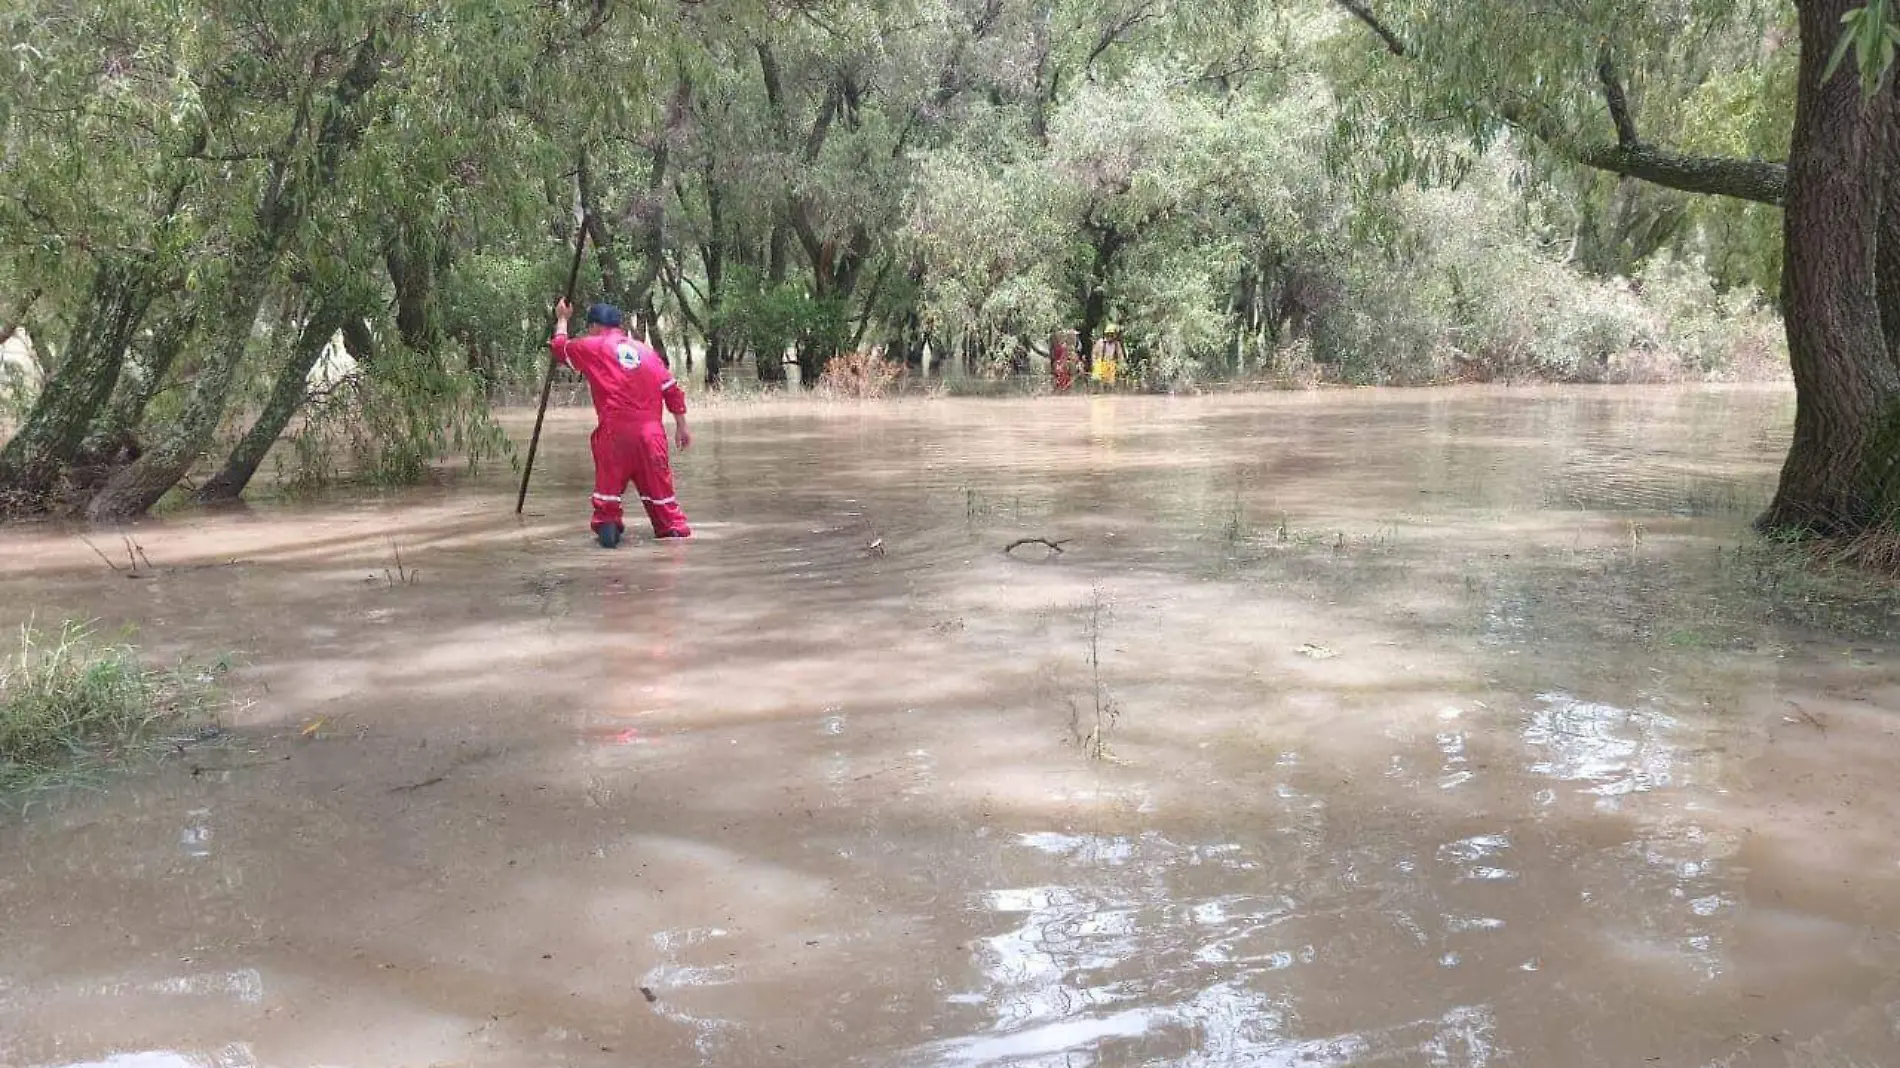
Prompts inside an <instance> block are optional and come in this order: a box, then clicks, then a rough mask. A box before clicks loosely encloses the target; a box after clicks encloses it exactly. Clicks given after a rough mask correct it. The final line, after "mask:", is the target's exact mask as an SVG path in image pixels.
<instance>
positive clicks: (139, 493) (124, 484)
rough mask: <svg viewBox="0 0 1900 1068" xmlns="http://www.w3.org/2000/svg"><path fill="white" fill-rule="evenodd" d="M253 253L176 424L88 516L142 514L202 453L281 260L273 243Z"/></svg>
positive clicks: (229, 292)
mask: <svg viewBox="0 0 1900 1068" xmlns="http://www.w3.org/2000/svg"><path fill="white" fill-rule="evenodd" d="M261 243H263V244H267V245H271V246H274V245H275V244H276V243H275V242H274V241H266V242H261ZM249 251H250V254H249V255H246V256H244V257H243V258H242V259H241V260H240V261H239V263H238V264H237V265H236V267H235V269H234V270H233V271H232V275H231V278H230V280H229V283H228V284H227V286H226V288H225V293H224V298H223V299H222V300H220V301H218V309H217V317H216V321H217V323H218V326H217V329H215V330H214V331H213V336H214V338H215V342H214V343H213V345H212V346H211V358H210V359H209V360H207V361H206V363H205V366H204V368H203V369H202V370H200V371H199V372H198V377H197V379H196V380H195V381H194V382H193V383H192V387H191V395H190V396H189V397H188V398H187V399H186V401H185V409H184V411H183V413H181V414H180V416H179V418H178V422H177V424H176V425H175V426H173V427H172V430H171V432H170V433H169V434H167V435H166V436H165V438H164V439H163V440H162V441H160V442H158V443H157V444H156V445H154V446H153V447H152V448H151V449H150V450H148V451H147V452H146V453H145V454H144V455H142V456H140V457H139V458H138V461H137V462H136V463H134V464H132V466H130V467H127V468H125V469H123V470H121V471H119V472H118V473H117V474H115V475H113V476H112V479H111V481H109V482H107V483H106V484H105V487H104V488H102V489H101V490H100V491H99V492H98V494H96V495H95V496H94V497H93V499H92V501H91V503H89V504H88V505H87V506H86V517H87V518H89V519H91V520H93V521H94V522H102V521H111V520H119V519H131V518H134V517H136V516H139V515H142V514H144V513H145V512H146V511H147V510H149V509H150V508H151V507H152V506H153V505H155V504H157V503H158V502H159V499H160V498H162V497H164V496H165V494H166V493H167V492H169V491H170V490H171V488H172V487H173V486H175V485H177V484H178V480H179V479H181V478H184V477H185V475H186V474H187V473H189V472H190V470H191V466H192V465H193V464H195V463H197V462H198V460H199V459H200V458H202V457H203V456H204V454H205V449H206V448H207V447H209V446H210V444H211V439H212V437H213V436H214V435H215V434H216V433H217V431H218V424H219V422H221V421H222V420H223V418H224V409H225V404H226V402H228V401H229V400H230V396H231V390H232V387H233V386H234V385H235V384H236V382H237V371H238V365H239V364H240V363H242V362H243V359H244V349H245V346H246V345H247V344H248V343H249V341H250V338H251V330H252V328H253V327H254V326H255V325H256V323H257V313H258V311H259V309H260V308H262V307H263V304H264V291H265V289H266V288H267V287H268V285H269V281H270V274H271V270H272V268H273V267H274V266H275V264H276V260H277V255H276V253H277V249H276V248H274V247H272V248H269V249H260V248H253V249H251V250H249ZM266 252H268V255H266V254H264V253H266Z"/></svg>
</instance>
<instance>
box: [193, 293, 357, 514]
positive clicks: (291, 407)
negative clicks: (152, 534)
mask: <svg viewBox="0 0 1900 1068" xmlns="http://www.w3.org/2000/svg"><path fill="white" fill-rule="evenodd" d="M343 319H344V315H343V312H342V309H341V306H340V305H334V304H326V305H321V306H319V307H318V309H317V310H316V312H315V313H314V314H312V315H311V317H310V320H309V321H308V322H306V323H304V326H303V329H302V330H301V331H300V332H299V333H298V335H297V340H296V341H295V342H294V343H293V344H292V345H291V347H290V352H289V353H288V354H287V356H286V357H285V359H284V362H283V365H282V366H281V367H280V368H279V369H278V371H277V380H276V382H275V383H273V384H272V386H271V394H270V398H269V399H268V400H266V401H265V402H264V408H263V410H262V411H260V412H259V413H258V415H257V419H256V421H255V422H253V423H252V424H251V428H250V430H248V431H246V432H245V434H244V437H243V438H241V439H239V441H238V443H237V445H236V446H235V447H233V448H232V449H231V455H230V456H228V457H227V458H226V459H225V461H224V466H223V467H221V468H219V469H218V473H217V474H215V475H213V476H212V477H211V480H210V481H208V482H206V483H205V484H204V485H203V486H200V487H199V488H198V492H197V493H196V494H195V495H194V499H195V500H197V501H198V502H199V503H200V504H210V503H214V502H222V501H235V500H237V499H238V498H239V497H240V496H242V495H243V493H244V489H245V487H246V486H249V485H250V484H251V479H252V478H253V477H254V476H256V474H257V469H258V468H259V467H261V466H262V465H263V463H264V457H266V456H268V455H269V454H270V450H271V447H272V446H274V445H276V444H277V439H278V438H280V437H282V436H283V433H284V428H285V427H287V426H289V425H290V420H291V419H292V418H293V417H294V416H296V414H297V413H298V412H299V411H301V410H302V409H303V405H304V401H305V400H306V399H308V397H309V396H310V371H311V369H313V368H315V367H316V366H317V361H318V360H319V359H321V358H322V356H323V349H324V346H326V345H328V344H329V343H330V339H331V338H333V337H335V336H336V333H337V331H338V330H339V329H341V328H342V325H343Z"/></svg>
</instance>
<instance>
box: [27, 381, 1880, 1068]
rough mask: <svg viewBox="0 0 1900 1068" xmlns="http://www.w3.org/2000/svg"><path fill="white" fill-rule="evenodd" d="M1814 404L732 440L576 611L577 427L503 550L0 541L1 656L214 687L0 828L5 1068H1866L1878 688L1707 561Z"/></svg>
mask: <svg viewBox="0 0 1900 1068" xmlns="http://www.w3.org/2000/svg"><path fill="white" fill-rule="evenodd" d="M1792 407H1793V405H1792V399H1791V397H1789V396H1788V395H1787V394H1785V393H1783V392H1780V391H1773V390H1742V391H1674V390H1627V391H1625V390H1610V389H1604V390H1592V391H1582V392H1564V391H1487V390H1458V391H1433V392H1424V391H1419V392H1364V393H1345V394H1331V393H1329V394H1316V395H1280V396H1264V397H1240V398H1223V399H1198V400H1190V399H1172V400H1170V399H1146V398H1143V399H1135V398H1123V399H1088V398H1065V399H1060V400H1042V401H1021V402H1016V401H1011V402H957V401H910V402H901V403H898V402H893V403H885V404H870V405H863V406H856V405H837V406H828V405H822V404H804V403H787V404H777V405H773V404H761V405H754V406H735V407H732V408H729V409H726V410H722V411H714V412H712V413H709V414H708V415H706V416H704V417H702V418H701V419H700V420H699V422H698V425H697V429H698V432H699V438H700V441H699V448H697V449H696V450H695V451H694V452H692V453H690V454H688V455H687V456H686V457H683V458H682V459H681V460H680V462H679V465H678V466H679V475H680V485H681V494H682V497H683V499H684V501H685V503H686V506H687V509H688V512H689V514H690V515H691V516H692V518H693V520H694V524H695V526H696V527H697V529H698V530H699V531H700V534H701V536H700V538H699V539H698V540H697V541H695V542H694V543H692V544H687V545H657V544H653V543H650V542H646V541H639V540H636V541H634V542H632V543H630V544H629V546H627V547H626V548H623V549H622V550H620V551H618V552H613V553H607V552H602V551H600V550H599V549H597V548H594V547H593V546H592V544H591V542H589V541H588V539H587V535H586V531H585V529H584V516H585V510H586V500H585V498H586V494H587V490H588V488H589V483H588V469H587V466H586V460H585V458H584V454H583V451H582V443H583V441H584V437H585V433H586V430H587V428H588V423H587V421H586V420H587V416H586V415H584V414H583V413H579V412H570V413H563V414H562V415H560V416H558V417H556V418H555V419H554V420H553V421H551V423H550V435H551V438H550V440H551V443H552V448H551V451H544V453H543V456H544V464H545V467H544V471H543V476H544V477H542V478H541V479H540V480H539V481H538V482H537V484H536V486H535V490H534V493H533V495H532V496H531V498H530V502H529V511H530V513H531V515H530V516H529V517H528V518H527V519H526V520H525V521H523V520H517V519H516V517H515V516H514V515H513V514H512V505H513V494H512V486H511V485H510V476H509V475H508V474H507V473H506V472H497V473H495V475H494V476H493V477H491V478H484V479H482V480H480V481H478V482H477V483H475V484H473V485H463V486H458V487H455V488H449V489H433V490H426V491H417V492H414V493H410V494H406V495H402V496H395V497H390V498H387V499H381V500H377V501H374V502H363V501H343V500H337V501H332V502H327V503H322V504H320V505H313V506H300V507H298V508H294V509H292V508H284V509H275V508H273V509H258V510H256V511H253V512H250V513H246V514H241V515H228V516H219V517H204V516H184V517H179V518H175V519H173V520H170V521H167V522H164V523H157V524H148V525H145V526H142V527H140V528H138V529H137V530H136V531H135V532H133V533H134V536H135V537H136V539H137V542H138V544H139V545H141V546H142V547H143V550H144V553H145V555H146V556H147V557H149V559H150V561H151V562H152V564H153V565H154V566H155V567H156V568H157V569H158V570H157V572H156V573H154V574H151V575H149V576H148V577H144V578H139V579H129V578H127V577H126V576H124V575H122V574H119V573H115V572H112V571H109V570H108V569H107V568H106V567H105V565H104V564H102V563H101V562H100V560H99V558H98V557H96V556H95V555H94V554H93V552H92V551H91V550H90V549H89V548H87V547H86V546H85V545H84V544H83V543H82V542H80V541H79V540H77V538H76V537H75V536H73V535H72V534H71V533H70V532H61V531H51V530H32V531H25V532H13V533H9V534H7V535H5V536H4V538H0V565H3V566H4V580H3V581H4V586H3V587H0V623H5V624H8V625H11V624H14V623H17V622H19V621H20V620H22V619H24V618H25V617H26V616H27V615H28V613H30V612H36V613H37V614H38V616H39V618H40V619H41V620H42V621H47V620H57V619H59V618H63V617H68V616H78V617H98V618H100V619H102V620H104V621H106V623H107V624H108V625H114V626H116V625H118V624H129V625H134V626H136V627H137V628H138V631H139V636H140V640H141V641H142V642H144V643H145V644H146V646H147V647H148V648H153V649H155V650H161V651H164V652H168V653H181V654H182V653H192V654H197V655H201V656H204V655H215V654H219V653H226V652H228V653H232V654H235V655H236V656H237V657H238V658H239V659H240V660H241V661H242V662H243V663H244V664H245V665H246V666H245V667H244V668H243V670H242V671H241V672H240V673H239V674H238V676H237V677H236V679H235V681H234V686H235V690H236V692H237V693H238V694H239V696H241V697H242V698H243V700H244V702H245V703H244V707H243V708H242V709H241V710H240V711H239V712H238V713H236V714H235V716H234V721H235V724H236V728H237V729H236V730H235V732H234V735H233V737H232V739H231V740H230V741H229V743H228V744H225V745H223V746H221V747H208V748H201V749H195V750H190V751H187V752H186V753H184V754H183V755H179V756H176V757H174V758H172V759H170V760H168V761H166V762H165V763H164V764H162V765H161V766H160V767H158V768H156V769H153V770H151V771H150V772H148V773H141V774H138V775H134V776H128V777H125V778H122V779H118V780H115V781H113V782H112V783H111V784H110V787H109V789H107V790H106V791H104V792H103V793H100V794H97V795H89V796H83V797H79V798H75V799H72V800H70V801H67V802H64V803H61V804H57V805H52V806H47V807H43V808H41V809H38V810H36V811H32V812H29V813H28V814H26V815H25V816H23V817H22V816H18V815H9V816H6V817H4V818H3V819H0V1063H5V1064H10V1065H73V1064H114V1065H122V1066H127V1068H130V1066H140V1068H144V1066H160V1065H287V1066H304V1065H310V1066H314V1065H327V1064H347V1065H353V1066H362V1068H367V1066H383V1065H435V1064H479V1065H546V1064H575V1065H626V1064H638V1065H653V1066H676V1065H677V1066H689V1065H708V1066H713V1065H717V1066H722V1068H723V1066H743V1065H767V1064H770V1065H827V1066H828V1065H865V1066H924V1068H929V1066H944V1068H949V1066H991V1065H996V1066H1000V1065H1010V1066H1039V1068H1040V1066H1058V1065H1060V1066H1081V1065H1102V1066H1111V1065H1204V1066H1214V1065H1223V1066H1224V1065H1382V1066H1384V1065H1392V1066H1397V1065H1435V1066H1452V1068H1477V1066H1481V1065H1537V1066H1546V1065H1643V1064H1664V1065H1724V1066H1729V1065H1786V1064H1795V1065H1848V1064H1864V1065H1876V1064H1890V1063H1895V1062H1896V1060H1900V1057H1897V1056H1896V1051H1900V942H1896V934H1897V933H1900V932H1897V930H1896V929H1897V928H1900V846H1896V845H1895V833H1894V828H1895V827H1896V826H1900V819H1897V818H1896V817H1900V775H1896V773H1895V769H1896V768H1900V739H1897V738H1896V736H1895V733H1894V730H1895V726H1894V724H1895V722H1896V721H1895V720H1894V719H1893V718H1892V717H1891V715H1890V711H1891V710H1892V709H1894V708H1896V707H1900V678H1897V673H1896V668H1895V662H1894V660H1893V658H1892V657H1891V656H1890V655H1889V651H1888V650H1887V649H1885V648H1883V647H1881V646H1880V645H1879V644H1878V643H1872V644H1869V643H1867V642H1866V641H1864V640H1860V641H1856V640H1850V639H1848V638H1845V637H1842V636H1839V635H1831V634H1829V633H1826V632H1823V631H1816V630H1810V629H1802V628H1800V627H1797V626H1795V625H1792V624H1790V623H1787V622H1783V621H1779V618H1778V617H1773V616H1766V615H1763V614H1761V613H1760V612H1759V608H1758V604H1759V602H1757V601H1754V600H1750V599H1748V598H1745V597H1740V596H1737V595H1736V593H1737V591H1738V590H1739V589H1740V588H1741V587H1742V586H1744V585H1746V584H1748V583H1751V582H1753V581H1755V577H1756V576H1755V575H1754V574H1753V573H1751V572H1749V571H1748V569H1747V567H1746V566H1745V565H1744V564H1743V563H1742V562H1740V558H1738V557H1736V556H1734V555H1733V554H1732V553H1728V552H1725V550H1726V549H1732V548H1733V547H1734V546H1735V545H1737V544H1738V543H1740V542H1742V541H1743V540H1745V537H1746V536H1745V533H1744V532H1745V527H1746V523H1747V521H1748V519H1749V518H1750V517H1751V515H1752V514H1753V513H1754V512H1755V511H1756V510H1757V509H1758V508H1759V507H1760V505H1761V504H1762V503H1763V502H1764V501H1765V499H1766V497H1767V494H1768V491H1769V488H1770V487H1771V485H1772V480H1773V475H1774V471H1775V467H1776V464H1777V462H1778V459H1779V453H1780V450H1781V448H1782V444H1783V442H1785V440H1786V434H1787V428H1788V426H1789V422H1790V419H1791V415H1792ZM1024 537H1039V538H1045V539H1049V540H1051V541H1059V542H1061V543H1062V550H1063V551H1062V552H1060V553H1059V554H1058V553H1052V552H1050V551H1049V550H1047V549H1046V548H1044V547H1042V546H1038V545H1028V546H1024V547H1020V548H1018V549H1016V550H1015V551H1014V552H1013V553H1009V554H1006V553H1005V552H1004V547H1005V546H1006V545H1008V544H1009V543H1011V542H1012V541H1014V540H1016V539H1018V538H1024ZM95 540H97V541H102V542H103V543H104V544H103V545H102V547H109V545H111V544H116V537H115V536H113V535H105V536H104V537H103V538H99V537H97V536H96V537H95ZM398 554H400V558H401V559H400V565H398V562H397V559H396V557H397V555H398Z"/></svg>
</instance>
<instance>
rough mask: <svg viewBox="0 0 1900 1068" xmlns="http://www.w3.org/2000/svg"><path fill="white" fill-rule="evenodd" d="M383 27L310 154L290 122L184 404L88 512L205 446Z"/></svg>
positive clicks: (152, 480)
mask: <svg viewBox="0 0 1900 1068" xmlns="http://www.w3.org/2000/svg"><path fill="white" fill-rule="evenodd" d="M384 32H385V31H384V30H382V29H381V28H378V29H374V30H372V31H371V32H370V33H369V34H368V35H367V36H366V37H364V38H363V40H362V41H361V42H360V43H359V44H358V45H357V46H356V50H355V53H354V55H353V56H352V57H351V60H350V66H349V67H348V69H346V70H345V71H344V72H343V73H342V75H341V76H340V77H338V79H337V80H336V82H335V83H334V85H333V86H332V87H331V91H330V99H329V102H328V105H327V106H326V108H325V114H324V116H323V118H322V120H321V121H320V123H319V124H318V129H317V133H316V136H315V138H314V143H313V144H312V145H311V149H310V153H309V154H310V156H311V157H313V158H310V159H305V158H301V157H303V156H304V154H305V152H304V149H303V147H302V146H303V143H304V141H305V140H306V139H307V135H306V132H305V130H304V128H303V123H304V117H303V116H302V115H299V116H298V118H297V119H296V120H295V121H294V122H293V123H292V126H291V129H290V131H289V133H288V135H287V136H286V138H285V141H284V144H283V147H282V148H281V149H280V150H279V151H278V153H277V154H276V156H275V158H273V159H272V160H271V165H270V177H269V180H268V181H267V182H266V183H265V186H264V191H263V193H262V195H261V196H260V198H259V200H258V203H257V207H256V209H255V212H254V215H255V228H254V229H253V230H252V231H250V233H249V234H248V235H247V236H246V238H245V239H244V240H243V241H242V243H240V244H239V245H238V247H237V249H236V251H235V253H234V255H233V257H232V259H233V262H232V265H231V276H230V278H229V280H228V282H227V284H226V285H225V287H224V290H223V293H222V294H221V299H219V300H217V301H216V302H215V303H214V310H213V312H212V317H211V322H212V324H213V325H212V335H213V338H214V342H213V344H211V345H209V346H207V348H208V352H209V356H208V358H207V359H206V361H205V365H204V367H203V368H202V369H201V370H200V371H199V372H198V377H197V379H196V381H194V382H193V383H192V389H191V395H190V396H189V397H188V398H187V399H186V401H185V409H184V412H183V413H182V414H181V415H180V417H179V420H178V423H177V425H176V426H174V427H173V428H172V432H171V433H170V434H168V435H167V436H166V437H165V439H164V440H163V441H161V442H159V443H158V444H156V445H154V446H153V447H152V448H151V449H150V450H149V451H147V452H146V453H145V454H144V455H143V456H140V457H139V459H138V462H136V463H134V464H133V465H132V466H130V467H127V468H125V469H124V470H122V471H120V472H119V473H118V474H116V475H114V476H113V477H112V480H111V481H110V482H108V483H106V485H105V488H104V489H101V490H100V491H99V493H98V494H97V495H96V496H94V497H93V499H92V502H91V503H90V504H88V505H87V506H86V515H87V517H88V518H90V519H92V520H94V521H95V522H97V521H101V520H116V519H129V518H132V517H134V516H138V515H141V514H143V513H144V512H146V511H147V510H148V509H150V508H151V507H152V506H153V505H155V504H157V503H158V502H159V499H160V498H162V497H164V496H165V494H166V493H167V492H169V491H170V490H171V488H172V487H173V486H175V485H177V484H178V480H179V479H182V478H184V477H185V475H186V474H187V473H189V472H190V471H191V467H192V465H193V464H195V463H197V462H198V461H199V460H200V459H201V458H203V456H204V454H205V450H206V449H207V448H209V447H210V445H211V440H212V438H213V437H214V436H215V435H216V434H217V431H218V424H219V423H220V422H221V421H222V420H223V418H224V410H225V405H226V403H227V402H228V401H229V400H230V396H231V390H232V387H233V385H235V383H236V381H237V372H238V366H239V365H240V364H241V363H242V362H243V360H244V350H245V348H246V346H247V345H248V344H249V343H250V339H251V331H252V329H253V328H254V327H255V326H256V324H257V315H258V311H259V309H261V308H262V307H263V304H264V294H265V291H266V290H267V288H268V287H269V285H270V280H271V275H272V274H273V273H274V272H275V271H276V269H277V265H278V262H279V260H281V259H282V257H283V253H284V249H285V247H286V246H287V245H288V243H289V241H290V238H291V235H292V234H294V233H295V232H296V230H297V228H298V227H299V226H300V225H302V223H303V220H304V219H305V218H306V217H307V216H308V214H309V212H310V210H311V207H312V202H313V200H314V199H315V198H317V197H319V196H321V195H323V194H324V193H325V192H327V191H328V189H329V187H330V185H331V184H332V183H333V182H334V181H335V179H336V172H337V168H338V166H339V165H340V164H341V162H342V159H343V156H344V155H345V154H346V153H347V152H348V151H350V150H351V149H353V148H354V147H355V145H356V144H357V142H358V141H359V140H360V139H361V137H362V134H363V130H364V129H365V127H366V126H367V125H368V123H369V120H370V115H369V114H368V109H366V108H362V107H359V106H358V105H359V104H360V102H361V101H362V99H363V97H364V95H365V94H367V93H368V92H369V91H370V89H371V88H373V87H374V86H375V85H376V83H377V81H378V80H379V79H380V78H381V76H382V73H383V66H384V59H385V58H386V55H387V53H386V51H385V45H386V41H385V39H384V36H383V34H384Z"/></svg>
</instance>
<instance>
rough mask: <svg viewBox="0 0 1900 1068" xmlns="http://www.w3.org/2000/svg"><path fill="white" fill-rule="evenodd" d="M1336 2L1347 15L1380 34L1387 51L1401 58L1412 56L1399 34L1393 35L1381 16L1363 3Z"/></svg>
mask: <svg viewBox="0 0 1900 1068" xmlns="http://www.w3.org/2000/svg"><path fill="white" fill-rule="evenodd" d="M1335 2H1336V3H1337V4H1339V6H1340V7H1342V8H1345V9H1346V13H1347V14H1349V15H1351V16H1352V17H1353V18H1356V19H1358V20H1359V21H1360V22H1363V23H1365V25H1366V28H1367V29H1369V30H1371V31H1372V32H1373V33H1375V34H1378V35H1379V40H1381V41H1383V42H1385V50H1386V51H1388V52H1390V53H1392V54H1393V55H1395V56H1400V57H1405V56H1408V55H1410V53H1408V52H1407V51H1406V50H1405V42H1404V41H1401V40H1399V36H1398V34H1396V33H1393V32H1392V31H1391V30H1390V29H1388V28H1387V27H1386V25H1385V23H1383V22H1380V21H1379V16H1377V15H1374V14H1373V13H1372V9H1371V8H1369V7H1367V6H1366V5H1365V4H1363V3H1361V2H1360V0H1335Z"/></svg>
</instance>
